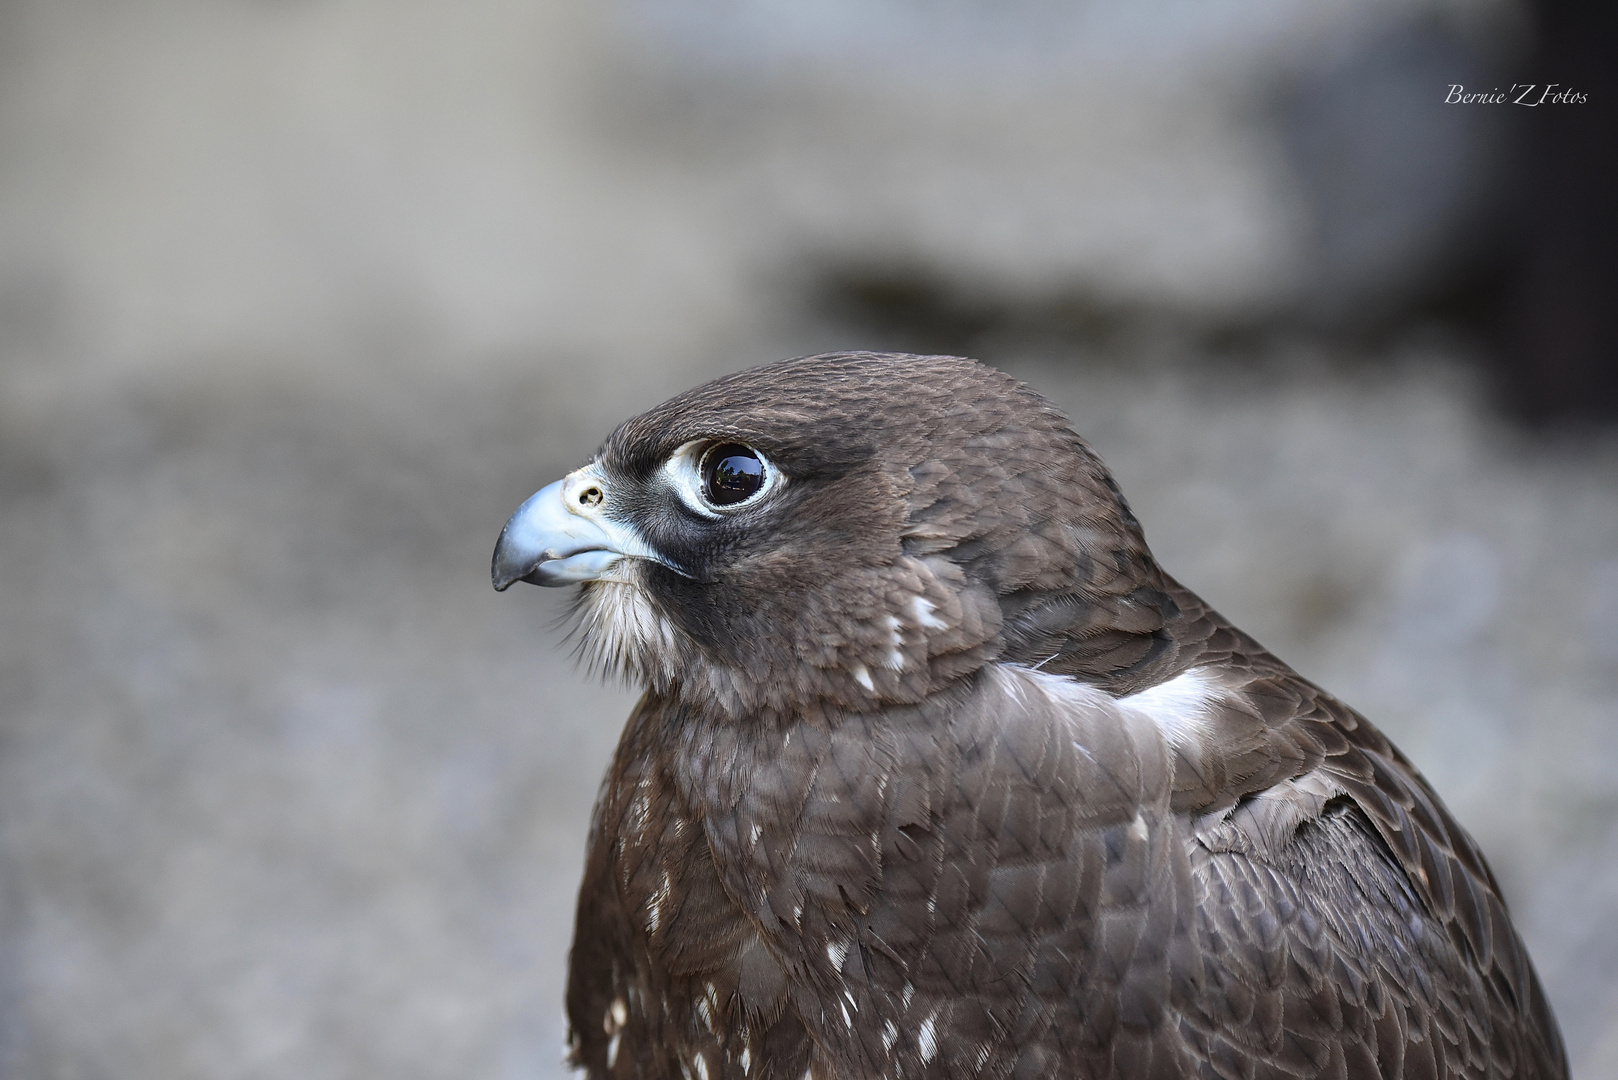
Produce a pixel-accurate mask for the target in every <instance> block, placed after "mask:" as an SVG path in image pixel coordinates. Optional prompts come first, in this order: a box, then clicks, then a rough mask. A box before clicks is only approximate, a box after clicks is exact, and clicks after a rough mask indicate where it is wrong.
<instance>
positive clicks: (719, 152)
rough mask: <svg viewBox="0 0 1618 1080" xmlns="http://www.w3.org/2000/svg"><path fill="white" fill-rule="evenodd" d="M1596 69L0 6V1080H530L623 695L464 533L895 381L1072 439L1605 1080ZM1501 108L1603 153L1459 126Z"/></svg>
mask: <svg viewBox="0 0 1618 1080" xmlns="http://www.w3.org/2000/svg"><path fill="white" fill-rule="evenodd" d="M1609 6H1610V5H1609ZM1612 23H1613V15H1612V14H1611V13H1610V12H1608V11H1603V10H1602V9H1601V7H1600V6H1598V5H1597V4H1596V3H1593V2H1587V0H1562V2H1559V3H1556V4H1554V5H1550V6H1545V7H1540V8H1528V7H1524V6H1521V5H1520V4H1518V3H1515V2H1513V0H1326V2H1322V0H1215V2H1209V0H1163V2H1161V3H1156V4H1149V5H1148V4H1139V3H1133V2H1131V0H1065V2H1064V0H997V2H990V0H929V2H926V3H923V2H921V0H611V2H602V3H588V4H587V3H583V2H569V0H524V2H516V0H466V2H462V3H457V4H449V3H429V2H424V0H391V2H388V3H383V2H381V0H235V2H225V3H221V2H217V0H216V2H212V3H204V2H201V0H117V2H114V0H99V2H93V0H4V2H3V3H0V710H3V713H0V1074H3V1075H4V1076H5V1077H8V1078H18V1080H35V1078H41V1080H43V1078H64V1080H65V1078H73V1080H78V1078H83V1080H100V1078H109V1080H111V1078H116V1080H191V1078H219V1080H224V1078H244V1080H245V1078H257V1077H290V1076H296V1077H299V1078H303V1080H327V1078H330V1080H340V1078H341V1080H346V1078H372V1077H389V1078H395V1077H396V1078H417V1077H420V1078H449V1077H455V1078H462V1077H474V1076H475V1077H483V1076H487V1077H495V1078H501V1080H506V1078H526V1077H540V1078H549V1077H559V1076H561V1075H562V1074H563V1068H562V1066H561V1064H560V1059H561V1052H562V1044H563V1039H564V1031H565V1025H564V1022H563V1019H562V1013H561V991H562V980H563V968H564V962H565V955H566V949H567V943H568V940H569V937H570V931H571V919H572V908H573V894H574V890H575V888H576V884H577V879H578V874H579V871H580V867H581V860H582V852H583V846H584V837H585V829H586V824H587V817H588V812H589V805H590V801H591V799H592V798H593V795H594V792H595V788H596V784H597V782H598V778H599V776H600V775H601V771H602V769H603V768H604V766H605V763H606V760H607V757H608V755H609V753H610V751H611V748H612V745H613V743H614V741H615V738H616V736H617V733H618V730H619V727H620V725H621V722H622V719H623V717H624V715H625V713H626V712H627V710H628V708H629V706H630V703H631V697H630V695H629V693H628V692H627V691H625V690H624V689H623V688H619V687H602V686H598V685H596V684H594V683H592V682H591V681H589V680H587V679H585V678H584V677H582V676H581V675H579V674H578V673H576V672H575V671H574V670H573V668H572V665H571V663H570V660H569V657H568V655H567V652H566V649H565V647H564V646H563V644H562V642H561V635H560V634H559V633H558V632H557V631H556V630H555V628H554V623H555V620H556V618H557V617H558V615H559V614H560V611H561V603H562V600H563V598H562V597H559V596H557V595H555V594H554V593H552V592H550V591H544V590H538V589H528V588H520V589H517V590H514V591H512V592H510V593H507V594H504V595H496V594H495V593H494V592H492V591H491V590H490V588H489V581H488V559H489V552H490V550H491V548H492V546H493V543H494V540H495V537H496V535H497V533H498V531H499V528H500V526H501V524H502V523H503V522H504V520H505V518H506V516H507V515H508V514H509V513H510V512H511V511H512V510H513V509H514V508H515V507H516V506H517V504H518V503H519V502H520V501H521V500H522V499H523V498H525V497H526V496H527V495H528V494H529V493H530V492H532V491H533V490H535V489H536V488H538V487H539V486H541V485H542V484H544V483H547V482H549V481H550V480H551V479H554V478H555V477H556V476H558V475H560V474H561V473H562V472H563V471H564V470H566V469H568V468H570V467H573V466H575V465H577V464H579V463H580V462H582V461H583V460H585V459H586V458H587V457H588V456H589V455H590V454H591V453H592V451H593V450H594V448H595V446H596V445H597V443H598V442H599V440H600V439H601V438H602V437H603V436H604V435H605V434H606V433H607V432H608V431H609V430H610V429H611V428H612V427H613V426H614V425H615V424H616V423H617V422H618V421H620V420H622V419H624V418H625V417H627V416H629V415H631V414H633V413H635V412H638V411H640V410H642V409H644V408H646V407H648V406H650V405H653V404H655V403H656V402H658V401H660V400H662V399H664V398H665V397H667V396H669V395H671V394H673V393H675V392H678V391H679V390H681V389H684V388H686V387H687V386H690V385H692V384H694V383H696V382H698V381H700V380H703V379H705V378H708V377H710V376H712V375H715V374H718V373H721V372H725V371H729V370H734V369H736V368H739V367H743V366H747V365H751V364H753V363H756V362H761V361H765V360H771V359H775V358H779V357H782V356H787V355H794V354H801V353H808V352H815V351H822V350H828V349H842V348H852V347H887V348H898V349H907V350H914V351H952V352H965V353H968V354H971V355H975V356H978V357H980V358H982V359H984V360H987V361H989V362H991V363H993V364H996V365H998V366H1001V367H1003V368H1006V369H1007V370H1010V371H1012V372H1013V373H1015V374H1017V375H1019V376H1020V377H1022V378H1025V379H1027V380H1029V381H1030V382H1032V383H1033V384H1034V385H1035V386H1036V387H1037V388H1039V389H1041V390H1043V391H1044V392H1046V393H1047V394H1048V395H1049V396H1051V397H1052V398H1053V399H1054V400H1056V401H1057V402H1058V403H1059V404H1060V405H1061V406H1062V407H1063V408H1064V409H1065V410H1066V411H1067V412H1068V413H1069V415H1071V416H1072V418H1073V419H1074V422H1075V424H1076V426H1077V427H1078V429H1079V430H1080V431H1081V432H1082V433H1084V434H1085V435H1086V436H1087V437H1088V438H1089V439H1090V440H1091V441H1092V442H1093V444H1094V445H1095V446H1096V447H1097V448H1098V449H1099V451H1100V452H1101V453H1102V455H1103V456H1104V457H1105V458H1106V459H1107V460H1108V461H1109V462H1110V463H1111V465H1112V466H1113V468H1114V470H1115V471H1116V473H1117V474H1118V477H1119V480H1120V482H1121V484H1122V486H1123V488H1124V490H1125V492H1126V493H1127V494H1128V495H1129V497H1130V499H1131V500H1132V502H1133V504H1134V506H1135V508H1136V510H1137V512H1138V514H1139V516H1140V518H1141V519H1142V520H1143V521H1144V523H1145V525H1146V529H1147V534H1148V537H1149V538H1150V539H1151V540H1152V542H1153V546H1154V548H1155V549H1156V550H1157V552H1158V554H1159V556H1160V558H1161V560H1162V561H1163V563H1164V564H1165V565H1166V566H1167V567H1168V568H1169V569H1170V570H1171V571H1172V572H1173V573H1175V574H1176V575H1177V576H1179V577H1180V578H1181V579H1182V580H1184V581H1185V582H1186V583H1187V584H1189V585H1190V586H1192V587H1193V588H1195V589H1197V590H1198V591H1200V592H1201V593H1203V594H1204V595H1205V596H1207V597H1208V598H1209V599H1210V600H1211V601H1212V602H1213V603H1215V604H1216V605H1217V606H1219V607H1220V608H1222V609H1223V610H1224V611H1225V612H1226V613H1227V614H1228V615H1230V616H1231V617H1232V618H1233V619H1235V620H1236V621H1237V622H1238V623H1239V624H1240V625H1242V626H1243V627H1245V628H1246V629H1248V630H1250V631H1251V632H1253V633H1254V634H1256V636H1258V637H1259V638H1260V640H1262V641H1264V642H1266V643H1267V644H1268V645H1269V646H1270V647H1271V648H1273V649H1274V650H1275V651H1277V652H1278V653H1279V654H1280V655H1281V656H1282V657H1283V658H1285V659H1287V660H1288V661H1290V662H1291V663H1292V664H1293V665H1294V666H1296V667H1297V668H1299V669H1300V670H1301V671H1302V672H1303V673H1304V674H1306V675H1308V676H1310V677H1311V678H1313V679H1315V680H1316V681H1318V682H1320V683H1323V684H1324V685H1325V686H1327V687H1328V688H1330V689H1332V690H1333V691H1335V692H1336V693H1338V694H1340V695H1341V696H1343V697H1344V698H1346V699H1347V700H1348V701H1350V702H1351V703H1353V704H1354V705H1356V706H1357V707H1358V708H1359V709H1361V710H1362V711H1364V712H1366V713H1367V714H1368V715H1369V716H1370V717H1371V718H1372V719H1373V720H1374V721H1375V722H1376V723H1377V724H1379V725H1381V726H1383V727H1384V728H1385V729H1386V730H1387V731H1388V732H1389V733H1390V734H1391V735H1392V736H1393V737H1394V738H1395V739H1396V740H1397V741H1398V742H1399V743H1400V744H1401V746H1402V747H1403V748H1404V749H1405V751H1406V752H1407V753H1408V754H1409V755H1410V756H1411V757H1412V758H1413V759H1414V760H1415V761H1416V762H1417V764H1418V765H1419V766H1420V767H1421V768H1422V769H1424V770H1425V771H1426V773H1427V775H1428V776H1429V777H1430V778H1431V779H1432V780H1433V782H1434V784H1435V785H1436V786H1437V788H1438V790H1439V791H1440V793H1441V794H1442V795H1443V796H1444V797H1445V798H1446V799H1447V800H1448V801H1449V803H1450V805H1451V806H1452V807H1453V809H1454V810H1455V811H1456V812H1457V814H1458V815H1459V817H1460V818H1461V820H1462V821H1463V822H1464V823H1465V824H1466V825H1467V826H1468V827H1469V828H1470V829H1471V830H1473V832H1474V833H1475V834H1476V836H1477V837H1478V838H1479V840H1480V841H1481V843H1482V845H1483V847H1484V849H1485V850H1486V852H1487V853H1488V855H1489V857H1490V859H1491V860H1492V862H1493V865H1494V867H1495V869H1496V871H1497V872H1498V874H1499V876H1500V877H1501V879H1502V882H1503V885H1504V887H1505V889H1506V892H1507V894H1508V897H1509V899H1510V902H1511V904H1512V907H1513V910H1514V912H1515V915H1516V918H1517V921H1518V925H1519V926H1520V928H1521V929H1522V932H1523V934H1524V936H1525V937H1526V938H1527V940H1528V943H1529V946H1530V948H1531V951H1532V953H1533V955H1534V958H1535V961H1536V962H1537V964H1538V967H1539V970H1540V973H1541V975H1542V976H1543V978H1544V981H1545V983H1546V986H1547V989H1548V991H1549V993H1550V996H1551V999H1552V1001H1553V1003H1554V1005H1555V1007H1556V1009H1557V1010H1558V1013H1559V1015H1560V1018H1561V1022H1562V1025H1563V1029H1564V1032H1565V1034H1566V1037H1567V1042H1568V1047H1569V1050H1570V1053H1571V1055H1572V1058H1573V1061H1574V1064H1575V1069H1576V1071H1577V1074H1578V1075H1579V1076H1581V1077H1584V1078H1586V1080H1596V1078H1599V1077H1609V1076H1614V1075H1618V931H1615V930H1614V926H1618V434H1615V430H1614V426H1613V424H1612V423H1611V420H1610V417H1611V416H1612V415H1613V413H1614V412H1615V411H1618V388H1615V383H1614V371H1615V368H1618V364H1615V353H1618V347H1615V344H1614V342H1615V340H1618V339H1615V333H1614V322H1613V319H1614V315H1613V313H1612V312H1611V311H1609V310H1607V309H1606V307H1605V306H1604V303H1603V301H1610V300H1611V298H1612V296H1614V295H1618V285H1615V283H1614V281H1613V277H1612V275H1613V271H1612V269H1611V266H1612V264H1613V263H1614V258H1613V256H1614V255H1615V254H1618V249H1615V245H1618V239H1615V231H1614V213H1615V210H1614V207H1615V205H1618V201H1615V200H1614V199H1613V198H1612V190H1611V184H1612V176H1613V175H1614V169H1613V145H1614V144H1615V143H1618V140H1614V139H1613V138H1612V133H1613V131H1614V130H1618V128H1615V127H1614V125H1613V116H1612V112H1611V105H1610V103H1611V101H1612V100H1613V96H1612V92H1611V91H1612V89H1613V76H1612V73H1611V68H1610V64H1611V58H1612V57H1613V56H1614V55H1615V54H1618V50H1615V48H1614V47H1613V38H1612V36H1611V35H1612V30H1613V25H1612ZM1513 83H1517V84H1524V83H1535V84H1540V85H1543V84H1548V83H1559V84H1562V85H1561V87H1560V88H1559V89H1571V90H1574V91H1575V92H1577V93H1581V94H1584V95H1586V96H1587V100H1586V101H1585V103H1583V104H1562V105H1554V104H1546V105H1542V106H1540V107H1538V108H1533V109H1530V108H1526V107H1513V106H1510V105H1503V104H1502V105H1493V104H1459V103H1457V104H1445V98H1446V96H1447V95H1448V94H1449V93H1450V87H1451V86H1452V85H1459V86H1461V87H1463V88H1464V92H1466V93H1474V92H1479V91H1484V92H1487V91H1491V90H1494V89H1496V88H1498V89H1499V90H1501V91H1503V92H1504V91H1507V89H1508V87H1509V86H1510V84H1513ZM1540 93H1541V91H1535V95H1536V96H1538V95H1539V94H1540ZM1603 275H1604V276H1603Z"/></svg>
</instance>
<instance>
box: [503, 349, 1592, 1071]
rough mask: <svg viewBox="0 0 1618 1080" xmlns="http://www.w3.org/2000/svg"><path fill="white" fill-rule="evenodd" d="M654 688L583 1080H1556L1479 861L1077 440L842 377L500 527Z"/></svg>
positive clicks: (1038, 422) (1023, 393) (631, 446)
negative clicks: (1179, 576)
mask: <svg viewBox="0 0 1618 1080" xmlns="http://www.w3.org/2000/svg"><path fill="white" fill-rule="evenodd" d="M493 576H494V585H495V588H497V589H505V588H507V587H508V586H510V585H511V584H512V583H514V582H517V581H527V582H532V583H533V584H536V585H551V586H560V585H572V584H577V585H578V590H577V593H576V597H575V600H574V604H573V613H574V615H575V617H576V619H577V622H576V634H577V640H578V645H579V649H580V651H581V653H582V656H583V657H584V658H585V660H586V661H587V662H588V663H590V664H591V665H593V666H594V667H596V668H598V669H600V670H602V671H604V672H616V673H619V674H621V675H623V676H626V677H628V678H629V679H631V680H633V681H635V682H637V683H639V684H640V685H641V686H642V687H643V688H644V694H643V696H642V697H641V699H640V701H639V704H637V705H636V707H635V709H634V711H633V713H632V714H631V715H630V717H629V720H628V722H627V724H626V726H625V729H624V732H623V735H622V739H621V741H620V743H619V745H618V749H617V752H616V755H615V756H614V758H613V761H612V764H611V766H610V769H609V771H608V773H607V776H606V779H605V782H604V783H603V786H602V789H601V794H600V796H599V798H598V801H597V805H596V808H595V815H594V822H593V825H592V827H591V831H590V838H589V851H588V856H587V861H586V867H585V873H584V880H583V884H582V886H581V888H580V892H579V905H578V913H577V922H576V926H575V932H574V939H573V949H572V954H571V970H570V974H569V980H568V989H567V1009H568V1016H569V1021H570V1025H571V1060H572V1062H573V1063H574V1064H575V1065H576V1066H578V1067H581V1068H583V1069H584V1070H585V1072H586V1073H587V1074H588V1075H589V1076H590V1077H592V1078H598V1077H599V1078H605V1077H621V1078H631V1077H636V1078H644V1080H652V1078H658V1080H662V1078H675V1077H678V1078H680V1080H722V1078H723V1080H805V1078H811V1080H876V1078H892V1080H900V1078H904V1080H924V1078H932V1077H940V1078H941V1077H995V1078H1016V1080H1023V1078H1033V1077H1041V1078H1066V1077H1072V1078H1083V1080H1108V1078H1120V1080H1121V1078H1179V1077H1198V1078H1209V1080H1212V1078H1283V1077H1286V1078H1291V1077H1332V1078H1339V1080H1349V1078H1352V1080H1370V1078H1381V1080H1393V1078H1396V1077H1408V1078H1411V1080H1417V1078H1419V1080H1459V1078H1485V1077H1487V1078H1507V1077H1510V1078H1515V1080H1558V1078H1564V1077H1566V1075H1567V1064H1566V1058H1565V1054H1564V1052H1563V1049H1562V1045H1561V1040H1560V1036H1559V1035H1558V1032H1557V1027H1556V1022H1555V1020H1554V1018H1553V1017H1552V1015H1551V1012H1550V1010H1549V1007H1548V1006H1547V1004H1546V1000H1545V996H1544V993H1543V992H1542V991H1541V989H1540V985H1539V982H1538V980H1537V978H1536V976H1535V974H1534V970H1533V967H1532V965H1531V963H1530V962H1529V958H1528V955H1527V953H1526V952H1525V950H1524V948H1523V944H1522V941H1521V940H1520V939H1519V938H1518V936H1517V934H1516V932H1515V931H1514V929H1513V928H1512V924H1511V920H1510V918H1509V917H1508V915H1507V912H1506V906H1505V903H1504V902H1503V901H1502V899H1501V896H1500V889H1499V886H1498V885H1497V884H1496V882H1495V879H1494V877H1493V876H1492V874H1491V873H1490V871H1489V868H1488V866H1487V865H1486V864H1485V862H1484V860H1483V856H1482V854H1481V853H1480V852H1479V850H1478V847H1477V845H1476V844H1475V843H1474V842H1473V841H1472V839H1471V838H1470V837H1469V836H1468V835H1467V834H1466V832H1465V831H1464V830H1463V829H1462V828H1461V827H1460V826H1459V825H1458V824H1457V823H1456V821H1455V819H1454V818H1453V817H1452V816H1451V815H1450V813H1449V811H1448V810H1446V809H1445V807H1444V805H1443V803H1442V802H1441V801H1440V800H1439V798H1438V796H1437V795H1436V794H1434V792H1433V790H1432V789H1431V788H1430V787H1429V786H1428V784H1427V782H1426V781H1425V780H1423V779H1422V777H1421V775H1420V774H1419V773H1417V772H1416V770H1415V768H1414V767H1413V766H1412V765H1411V764H1410V763H1409V762H1408V761H1406V760H1405V758H1404V757H1403V756H1402V755H1401V754H1400V753H1399V751H1398V750H1396V749H1395V748H1394V747H1393V746H1392V744H1390V743H1389V742H1388V740H1387V739H1386V738H1385V737H1384V736H1383V735H1382V734H1381V733H1379V732H1378V731H1377V730H1376V729H1375V728H1374V727H1372V726H1371V725H1370V723H1368V722H1367V721H1366V720H1365V719H1364V718H1363V717H1361V716H1359V715H1358V714H1357V713H1355V712H1354V711H1353V710H1352V709H1350V708H1349V707H1348V706H1346V705H1344V704H1343V703H1342V702H1340V701H1338V700H1337V699H1335V698H1333V697H1332V696H1331V695H1329V694H1327V693H1326V692H1325V691H1323V690H1321V689H1320V688H1319V687H1317V686H1315V685H1314V684H1313V683H1310V682H1308V681H1307V680H1305V679H1304V678H1302V677H1301V676H1299V675H1298V674H1297V673H1296V672H1294V671H1293V670H1292V669H1291V668H1289V667H1288V666H1287V665H1286V664H1284V663H1282V662H1281V661H1280V660H1278V659H1276V658H1275V657H1274V656H1272V655H1271V654H1270V653H1269V652H1267V651H1266V650H1265V649H1264V648H1263V647H1262V646H1260V645H1259V644H1258V643H1257V642H1255V641H1254V640H1253V639H1252V638H1250V637H1248V636H1247V635H1246V634H1244V633H1242V632H1241V631H1240V630H1238V629H1236V627H1234V626H1232V625H1231V624H1230V623H1229V622H1227V621H1226V620H1225V619H1224V618H1222V617H1221V616H1220V615H1219V614H1218V613H1217V612H1215V611H1213V610H1212V609H1211V608H1210V607H1209V606H1208V605H1207V604H1206V603H1204V602H1203V601H1202V600H1201V599H1199V598H1198V597H1197V596H1196V595H1195V594H1193V593H1192V592H1191V591H1189V590H1188V589H1186V588H1185V587H1184V586H1182V585H1180V584H1179V583H1178V582H1176V581H1175V580H1174V579H1173V578H1171V577H1170V576H1169V575H1168V574H1167V573H1165V572H1164V571H1163V570H1162V569H1161V568H1160V567H1159V566H1158V565H1157V562H1156V561H1155V560H1154V559H1153V557H1152V554H1151V552H1150V551H1149V550H1148V549H1147V546H1146V542H1145V540H1144V538H1143V536H1142V532H1141V527H1140V524H1139V523H1138V522H1137V521H1136V519H1135V517H1134V515H1133V514H1132V513H1131V512H1130V509H1129V506H1128V504H1127V503H1126V502H1125V501H1124V498H1123V495H1122V494H1121V493H1120V492H1119V490H1118V486H1117V484H1115V483H1114V482H1113V479H1112V477H1111V476H1110V475H1109V474H1108V472H1107V470H1106V468H1105V467H1104V466H1103V465H1102V464H1101V461H1100V460H1099V459H1098V458H1097V457H1096V455H1095V454H1094V453H1093V452H1092V451H1091V449H1090V448H1089V447H1088V446H1087V445H1086V444H1085V443H1084V442H1083V441H1082V440H1081V439H1080V438H1079V437H1078V435H1076V434H1075V433H1074V432H1073V430H1072V429H1071V428H1070V426H1069V424H1068V422H1067V420H1066V419H1065V418H1064V417H1063V416H1062V415H1061V414H1060V413H1059V412H1057V410H1056V409H1055V408H1053V407H1052V406H1051V405H1050V404H1049V403H1048V402H1046V401H1045V400H1044V399H1043V398H1041V397H1040V396H1038V395H1037V394H1035V393H1034V392H1033V391H1031V390H1029V389H1028V388H1026V387H1025V386H1023V385H1022V384H1021V383H1019V382H1017V381H1015V380H1014V379H1012V378H1010V377H1009V376H1006V375H1004V374H1002V373H1000V372H997V371H995V370H993V369H992V368H989V367H986V366H984V365H981V364H978V363H976V362H974V361H970V360H964V359H959V358H952V357H936V356H933V357H926V356H910V355H884V354H875V353H845V354H835V355H825V356H812V357H805V358H801V359H795V360H787V361H783V362H780V363H776V364H771V365H767V366H764V367H759V368H754V369H752V370H749V371H743V372H741V373H739V374H734V375H730V376H727V377H724V378H721V379H718V380H716V381H714V382H711V383H708V384H707V385H705V386H701V387H698V388H697V389H694V390H691V391H689V392H687V393H685V394H682V395H681V396H679V397H677V398H675V399H673V400H672V401H669V402H668V403H666V404H664V405H661V406H659V407H657V408H655V409H653V410H651V411H650V412H647V413H645V414H643V415H641V416H638V417H635V418H634V419H632V420H629V421H627V422H626V423H624V424H623V426H621V427H620V428H619V429H618V430H617V431H615V432H614V433H613V434H612V435H611V436H610V437H609V438H608V439H607V441H606V442H605V443H604V444H603V445H602V447H601V449H600V451H599V452H598V453H597V454H596V456H595V457H594V458H593V459H591V461H590V462H589V463H588V464H586V465H584V466H583V467H582V468H579V469H577V470H575V471H574V472H572V473H569V474H568V475H567V476H566V477H564V478H562V479H561V480H558V481H556V482H555V483H553V484H551V485H550V486H549V487H546V488H544V489H543V490H541V491H539V492H538V493H537V494H535V495H534V496H532V497H531V498H530V499H528V500H527V501H526V502H524V503H523V504H522V506H521V507H520V508H519V509H518V510H517V512H516V513H515V514H514V515H513V516H512V518H511V520H510V521H508V522H507V523H506V526H505V529H504V530H503V531H502V533H501V534H500V540H499V544H498V546H497V547H496V548H495V552H494V564H493Z"/></svg>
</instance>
